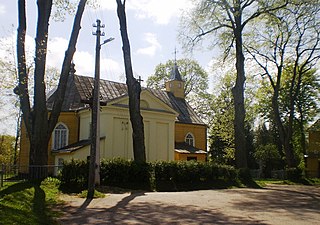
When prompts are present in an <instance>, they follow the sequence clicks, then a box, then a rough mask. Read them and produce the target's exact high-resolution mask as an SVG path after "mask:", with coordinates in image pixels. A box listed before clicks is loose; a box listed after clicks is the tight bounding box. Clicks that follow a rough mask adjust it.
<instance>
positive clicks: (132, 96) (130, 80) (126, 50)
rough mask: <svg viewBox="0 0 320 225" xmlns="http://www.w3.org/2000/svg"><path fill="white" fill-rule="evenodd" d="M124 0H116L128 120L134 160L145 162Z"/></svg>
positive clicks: (140, 117)
mask: <svg viewBox="0 0 320 225" xmlns="http://www.w3.org/2000/svg"><path fill="white" fill-rule="evenodd" d="M125 2H126V1H125V0H124V2H123V3H122V2H121V0H117V5H118V8H117V13H118V18H119V23H120V31H121V37H122V43H123V47H122V51H123V58H124V65H125V71H126V79H127V81H126V83H127V87H128V95H129V112H130V121H131V125H132V131H133V133H132V140H133V154H134V160H135V161H137V162H145V161H146V154H145V145H144V126H143V118H142V116H141V114H140V93H141V85H140V83H139V82H138V81H137V80H136V79H135V78H134V77H133V72H132V64H131V53H130V43H129V38H128V33H127V21H126V14H125Z"/></svg>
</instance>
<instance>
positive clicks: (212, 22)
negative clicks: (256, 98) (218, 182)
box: [181, 0, 287, 168]
mask: <svg viewBox="0 0 320 225" xmlns="http://www.w3.org/2000/svg"><path fill="white" fill-rule="evenodd" d="M286 4H287V3H286V1H281V0H272V1H263V0H258V1H252V0H244V1H242V0H234V1H229V0H199V1H197V2H196V3H195V7H194V9H192V11H191V13H190V14H189V15H186V16H185V18H184V19H183V21H184V22H185V26H184V29H183V34H182V35H181V36H183V38H184V39H185V40H187V42H188V44H189V45H191V46H194V45H195V44H197V42H199V41H200V40H202V39H203V37H204V36H207V35H210V34H214V35H216V38H214V40H215V41H214V44H215V43H219V44H220V45H221V46H223V47H224V49H225V53H226V55H228V54H229V52H230V50H231V49H232V48H233V46H235V58H236V65H235V68H236V71H237V76H236V79H235V84H234V87H233V88H232V94H233V98H234V131H235V148H236V152H235V156H236V165H237V167H238V168H247V151H246V145H245V143H246V141H245V139H246V137H245V101H244V84H245V80H246V76H245V58H244V49H243V32H244V29H245V27H246V25H247V24H248V23H249V22H251V21H253V20H254V19H256V18H257V17H259V16H261V15H263V14H265V13H269V12H272V11H275V10H278V9H279V8H282V7H284V6H285V5H286ZM185 34H188V35H185ZM217 37H218V38H217Z"/></svg>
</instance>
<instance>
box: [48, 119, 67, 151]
mask: <svg viewBox="0 0 320 225" xmlns="http://www.w3.org/2000/svg"><path fill="white" fill-rule="evenodd" d="M59 126H63V127H64V128H65V130H66V137H65V143H64V144H63V143H61V140H60V143H59V144H58V146H56V140H57V137H56V135H60V138H61V135H62V134H61V131H60V134H56V131H57V129H58V127H59ZM59 129H60V128H59ZM60 130H62V129H60ZM68 143H69V128H68V126H67V125H66V124H64V123H62V122H59V123H58V124H57V125H56V127H55V128H54V130H53V132H52V149H59V148H62V147H64V146H66V145H68Z"/></svg>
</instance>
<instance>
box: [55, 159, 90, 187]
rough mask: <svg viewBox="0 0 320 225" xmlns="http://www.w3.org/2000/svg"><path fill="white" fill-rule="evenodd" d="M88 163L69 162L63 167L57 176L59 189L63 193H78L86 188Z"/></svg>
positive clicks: (79, 161)
mask: <svg viewBox="0 0 320 225" xmlns="http://www.w3.org/2000/svg"><path fill="white" fill-rule="evenodd" d="M88 175H89V163H88V162H86V161H81V160H71V161H70V162H66V163H64V165H63V169H62V170H61V173H60V175H59V178H60V180H61V184H60V189H61V190H62V191H64V192H80V191H82V190H85V189H87V188H88Z"/></svg>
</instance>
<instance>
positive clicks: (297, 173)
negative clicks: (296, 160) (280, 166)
mask: <svg viewBox="0 0 320 225" xmlns="http://www.w3.org/2000/svg"><path fill="white" fill-rule="evenodd" d="M286 173H287V179H288V180H291V181H295V182H299V181H301V180H302V169H300V168H287V169H286Z"/></svg>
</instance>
